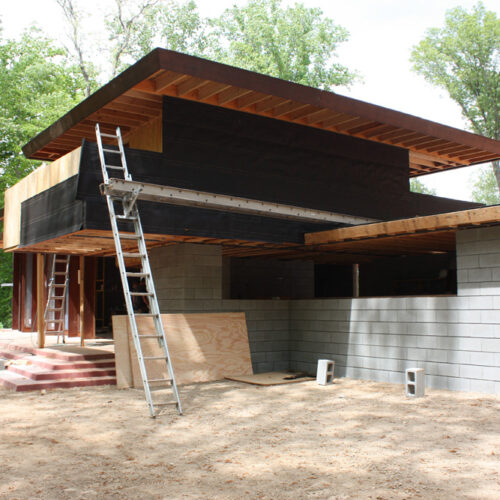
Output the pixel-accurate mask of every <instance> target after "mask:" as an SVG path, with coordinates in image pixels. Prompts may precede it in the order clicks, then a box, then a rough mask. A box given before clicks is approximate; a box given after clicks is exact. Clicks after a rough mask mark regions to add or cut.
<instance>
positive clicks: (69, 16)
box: [56, 0, 97, 97]
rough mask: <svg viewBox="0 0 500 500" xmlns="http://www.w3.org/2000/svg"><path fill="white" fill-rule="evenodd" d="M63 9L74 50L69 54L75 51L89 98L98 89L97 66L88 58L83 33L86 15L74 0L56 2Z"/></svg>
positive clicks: (69, 50)
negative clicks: (83, 22)
mask: <svg viewBox="0 0 500 500" xmlns="http://www.w3.org/2000/svg"><path fill="white" fill-rule="evenodd" d="M56 2H57V4H58V5H59V7H61V9H62V11H63V13H64V17H65V18H66V20H67V21H68V26H69V33H68V37H69V40H70V42H71V45H72V50H71V49H67V51H68V53H71V51H73V53H74V55H75V57H76V60H77V63H78V67H79V68H80V72H81V74H82V77H83V79H84V80H85V96H86V97H88V96H89V95H90V94H91V93H92V92H93V91H94V90H96V89H97V81H96V73H97V70H96V68H95V66H94V65H93V64H92V63H91V62H90V61H89V59H88V58H87V57H86V52H87V51H86V49H85V47H84V40H83V39H84V38H86V37H84V35H83V31H82V18H83V17H84V16H85V13H84V12H83V11H82V10H81V9H78V7H77V6H76V5H75V2H74V0H56Z"/></svg>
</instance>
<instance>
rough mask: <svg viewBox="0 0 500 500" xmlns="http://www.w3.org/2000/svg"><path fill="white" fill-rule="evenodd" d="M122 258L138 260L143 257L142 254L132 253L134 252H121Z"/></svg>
mask: <svg viewBox="0 0 500 500" xmlns="http://www.w3.org/2000/svg"><path fill="white" fill-rule="evenodd" d="M122 255H123V257H124V258H128V259H139V258H141V257H145V255H144V254H143V253H134V252H123V254H122Z"/></svg>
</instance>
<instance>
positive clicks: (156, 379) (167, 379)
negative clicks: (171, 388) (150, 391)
mask: <svg viewBox="0 0 500 500" xmlns="http://www.w3.org/2000/svg"><path fill="white" fill-rule="evenodd" d="M148 382H172V379H171V378H148Z"/></svg>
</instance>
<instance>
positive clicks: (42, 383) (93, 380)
mask: <svg viewBox="0 0 500 500" xmlns="http://www.w3.org/2000/svg"><path fill="white" fill-rule="evenodd" d="M0 384H2V385H3V386H4V387H6V388H8V389H12V390H13V391H16V392H21V391H39V390H42V389H68V388H70V387H89V386H96V385H116V378H115V377H83V378H73V379H59V380H32V379H30V378H27V377H23V376H22V375H19V374H18V373H15V372H13V371H12V370H10V369H9V370H3V371H1V372H0Z"/></svg>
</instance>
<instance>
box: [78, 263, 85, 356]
mask: <svg viewBox="0 0 500 500" xmlns="http://www.w3.org/2000/svg"><path fill="white" fill-rule="evenodd" d="M78 271H79V272H78V278H79V285H80V294H79V297H80V308H79V310H80V313H79V316H78V318H79V321H80V328H79V329H80V345H81V346H82V347H83V346H84V345H85V331H84V326H85V325H84V321H83V319H84V314H85V279H84V276H85V257H84V256H83V255H80V265H79V269H78Z"/></svg>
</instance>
